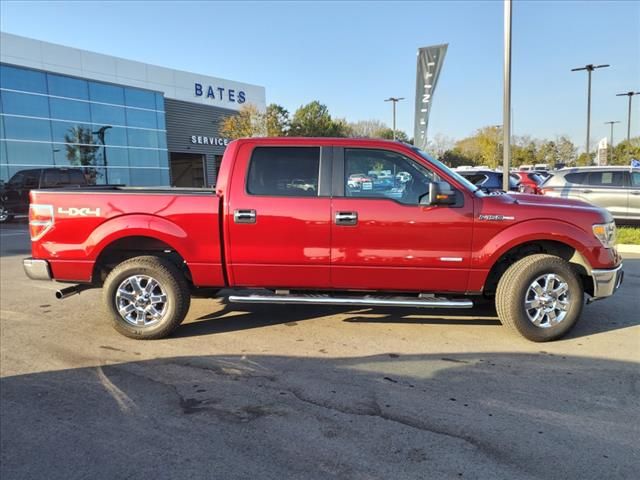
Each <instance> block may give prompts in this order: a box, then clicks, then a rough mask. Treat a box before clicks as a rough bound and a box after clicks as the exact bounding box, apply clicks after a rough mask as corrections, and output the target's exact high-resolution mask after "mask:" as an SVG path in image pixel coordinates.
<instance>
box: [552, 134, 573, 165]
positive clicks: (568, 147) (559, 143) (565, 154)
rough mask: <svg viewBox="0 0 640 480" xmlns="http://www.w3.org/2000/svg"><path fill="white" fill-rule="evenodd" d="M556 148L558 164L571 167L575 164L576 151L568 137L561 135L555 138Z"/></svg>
mask: <svg viewBox="0 0 640 480" xmlns="http://www.w3.org/2000/svg"><path fill="white" fill-rule="evenodd" d="M556 148H557V152H558V158H557V161H558V162H560V163H564V164H565V165H573V164H574V163H575V161H576V158H577V153H578V149H577V148H576V146H575V145H574V144H573V142H572V141H571V140H569V138H568V137H566V136H564V135H562V136H560V137H558V138H556ZM552 166H553V165H552Z"/></svg>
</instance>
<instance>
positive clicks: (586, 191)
mask: <svg viewBox="0 0 640 480" xmlns="http://www.w3.org/2000/svg"><path fill="white" fill-rule="evenodd" d="M580 191H581V192H582V193H591V192H592V190H591V189H589V188H584V189H582V190H580Z"/></svg>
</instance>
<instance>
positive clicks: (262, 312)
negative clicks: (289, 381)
mask: <svg viewBox="0 0 640 480" xmlns="http://www.w3.org/2000/svg"><path fill="white" fill-rule="evenodd" d="M624 263H625V279H624V283H623V285H622V287H621V288H620V290H619V291H618V292H617V293H616V294H615V296H614V297H612V298H609V299H605V300H602V301H598V302H594V303H593V304H591V305H585V306H584V308H583V311H582V318H581V319H580V320H579V321H578V323H577V325H576V326H575V327H574V328H573V330H571V332H569V333H568V334H567V335H566V336H565V337H564V338H565V339H571V338H581V337H586V336H589V335H595V334H598V333H604V332H609V331H614V330H620V329H624V328H628V327H632V326H635V325H640V315H638V311H640V298H639V297H638V292H640V259H639V258H626V259H625V260H624ZM478 300H479V303H478V304H477V305H476V306H475V307H474V308H473V309H469V310H425V309H416V308H364V309H354V308H353V307H328V306H312V305H248V304H247V305H243V304H232V303H228V302H226V299H223V301H222V302H223V307H222V308H221V309H219V310H217V311H215V312H212V313H210V314H207V315H203V316H201V317H199V318H197V319H195V320H192V321H191V322H189V323H185V324H184V325H182V326H181V327H180V328H178V330H177V331H176V333H175V334H174V336H176V337H190V336H199V335H212V334H217V333H224V332H233V331H241V330H249V329H254V328H264V327H269V326H273V325H282V324H284V325H289V326H294V325H296V324H297V323H298V322H303V321H306V320H313V319H318V318H322V317H327V316H333V315H338V316H340V317H341V321H343V322H349V323H378V324H379V323H388V324H390V325H393V324H414V325H476V326H477V325H481V326H486V327H499V326H500V321H499V320H498V317H497V315H496V311H495V307H494V305H493V302H491V301H487V300H482V299H478Z"/></svg>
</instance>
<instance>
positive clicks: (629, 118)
mask: <svg viewBox="0 0 640 480" xmlns="http://www.w3.org/2000/svg"><path fill="white" fill-rule="evenodd" d="M634 95H640V92H627V93H617V94H616V97H629V113H628V114H627V142H628V141H629V140H630V139H631V97H633V96H634Z"/></svg>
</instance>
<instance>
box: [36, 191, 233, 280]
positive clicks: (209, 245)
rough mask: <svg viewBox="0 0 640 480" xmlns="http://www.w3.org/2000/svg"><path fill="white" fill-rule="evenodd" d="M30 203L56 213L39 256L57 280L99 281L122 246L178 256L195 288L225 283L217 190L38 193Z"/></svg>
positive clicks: (38, 252) (42, 243)
mask: <svg viewBox="0 0 640 480" xmlns="http://www.w3.org/2000/svg"><path fill="white" fill-rule="evenodd" d="M31 203H32V204H37V205H50V206H51V209H52V211H53V217H54V221H53V225H52V226H51V227H50V228H49V230H48V231H47V233H46V237H45V239H43V240H46V241H41V242H39V241H37V238H36V239H35V241H33V243H32V255H33V257H34V258H47V259H50V267H51V273H52V274H53V277H54V278H55V279H56V280H59V281H68V282H82V283H88V282H91V281H93V280H95V277H96V275H99V271H98V268H97V267H96V265H98V266H99V265H100V264H101V263H104V262H105V261H109V252H110V251H111V250H114V248H115V247H114V246H117V247H119V248H125V249H127V250H133V251H135V250H145V249H148V248H149V247H151V248H152V249H153V250H157V251H159V252H161V253H163V254H166V255H172V256H173V257H174V258H175V259H178V261H179V262H181V263H182V265H184V267H185V268H186V269H187V270H188V275H189V276H190V277H191V280H192V282H193V284H194V285H196V286H223V285H224V283H225V282H224V274H223V271H222V261H221V258H222V253H221V246H220V221H219V220H220V219H219V206H220V200H219V198H218V196H217V195H216V193H215V192H214V191H213V190H211V189H193V188H188V189H183V188H161V187H160V188H155V187H154V188H148V187H121V186H113V185H107V186H91V187H82V188H80V189H78V188H64V189H54V190H34V191H32V192H31ZM47 208H48V207H47ZM125 237H126V240H125ZM151 237H153V238H151ZM123 242H124V243H123Z"/></svg>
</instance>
